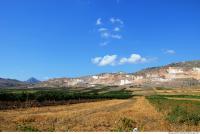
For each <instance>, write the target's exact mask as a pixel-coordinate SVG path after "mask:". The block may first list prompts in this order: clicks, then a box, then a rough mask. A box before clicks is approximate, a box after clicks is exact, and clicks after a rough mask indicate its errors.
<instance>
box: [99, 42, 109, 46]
mask: <svg viewBox="0 0 200 134" xmlns="http://www.w3.org/2000/svg"><path fill="white" fill-rule="evenodd" d="M108 44H109V41H104V42H102V43H100V46H107V45H108Z"/></svg>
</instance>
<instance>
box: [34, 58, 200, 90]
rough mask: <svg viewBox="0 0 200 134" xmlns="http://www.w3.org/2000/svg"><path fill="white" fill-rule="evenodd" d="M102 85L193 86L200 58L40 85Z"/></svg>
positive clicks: (199, 74) (197, 80) (198, 78)
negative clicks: (127, 71) (128, 71)
mask: <svg viewBox="0 0 200 134" xmlns="http://www.w3.org/2000/svg"><path fill="white" fill-rule="evenodd" d="M97 84H101V85H149V86H163V85H164V86H173V87H174V86H193V85H199V84H200V60H196V61H188V62H179V63H172V64H169V65H166V66H162V67H152V68H147V69H144V70H141V71H138V72H136V73H132V74H126V73H102V74H98V75H92V76H85V77H80V78H58V79H50V80H48V81H45V82H41V83H39V84H37V86H38V87H68V86H94V85H97Z"/></svg>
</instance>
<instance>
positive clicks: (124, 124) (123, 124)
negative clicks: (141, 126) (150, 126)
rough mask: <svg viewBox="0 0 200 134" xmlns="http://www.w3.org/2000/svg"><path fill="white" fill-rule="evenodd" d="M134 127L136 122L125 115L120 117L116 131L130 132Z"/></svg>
mask: <svg viewBox="0 0 200 134" xmlns="http://www.w3.org/2000/svg"><path fill="white" fill-rule="evenodd" d="M134 128H136V122H135V121H133V120H132V119H129V118H127V117H124V118H121V119H120V120H119V122H118V123H117V131H120V132H130V131H133V129H134Z"/></svg>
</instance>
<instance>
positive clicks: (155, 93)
mask: <svg viewBox="0 0 200 134" xmlns="http://www.w3.org/2000/svg"><path fill="white" fill-rule="evenodd" d="M49 90H50V89H48V90H47V89H46V90H44V91H42V93H43V92H48V93H49V92H53V93H55V92H56V91H57V92H58V93H62V94H63V92H64V91H66V93H67V94H68V93H74V94H75V93H80V92H81V93H85V94H86V95H93V97H92V98H90V99H88V100H87V101H85V102H84V103H83V102H81V101H80V102H76V103H73V104H69V103H62V105H61V104H53V105H52V104H49V105H48V106H40V107H38V106H33V107H29V106H28V107H25V108H24V107H23V108H15V109H7V110H6V109H5V110H0V121H1V124H0V130H1V131H75V132H77V131H132V130H133V128H138V130H139V131H200V113H199V111H200V101H198V99H199V100H200V95H199V93H200V92H199V90H198V89H193V90H190V89H188V90H187V92H186V91H185V90H186V89H184V91H185V92H183V91H182V92H181V89H168V88H167V89H163V88H162V89H160V88H126V89H125V88H122V87H98V88H95V89H94V88H93V89H92V90H91V89H84V90H83V89H81V90H80V89H73V90H71V89H57V90H55V89H54V90H52V89H51V90H52V91H49ZM24 92H25V91H24V90H23V91H22V90H18V91H14V90H6V91H4V92H1V93H8V94H10V93H14V94H16V93H17V94H23V93H24ZM40 92H41V91H40V90H37V91H35V90H27V91H26V93H30V94H36V95H37V94H38V93H40ZM194 92H195V93H194ZM181 93H182V94H181ZM44 94H45V93H44ZM119 95H121V96H123V97H121V96H120V97H119ZM94 96H95V97H97V98H94ZM105 96H106V97H105ZM81 97H82V96H79V97H78V98H79V99H80V100H81V99H85V98H81ZM87 97H88V96H87ZM70 99H71V98H70ZM34 100H37V99H35V98H34ZM52 100H53V101H57V100H56V99H55V98H53V99H50V100H49V99H48V100H44V101H45V102H46V101H52ZM64 100H65V101H66V102H68V101H69V99H64ZM89 100H93V101H89ZM2 101H3V100H2ZM14 101H16V100H14ZM23 101H24V100H20V102H22V103H23ZM58 101H60V100H58ZM62 101H63V100H62ZM25 102H26V101H25ZM5 124H7V125H5Z"/></svg>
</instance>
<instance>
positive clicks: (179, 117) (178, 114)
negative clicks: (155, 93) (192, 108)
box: [167, 106, 200, 125]
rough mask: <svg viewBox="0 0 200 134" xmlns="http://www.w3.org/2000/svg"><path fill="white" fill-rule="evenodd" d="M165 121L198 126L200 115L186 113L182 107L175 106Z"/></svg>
mask: <svg viewBox="0 0 200 134" xmlns="http://www.w3.org/2000/svg"><path fill="white" fill-rule="evenodd" d="M167 119H168V120H169V121H170V122H172V123H187V124H191V125H198V124H199V123H200V115H199V114H197V113H191V112H188V111H187V110H186V109H185V108H184V107H181V106H176V107H175V108H174V109H172V111H171V112H169V114H168V116H167Z"/></svg>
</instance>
